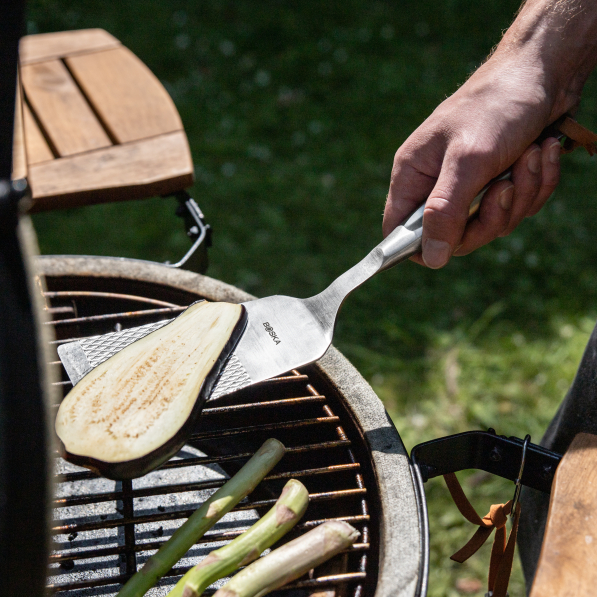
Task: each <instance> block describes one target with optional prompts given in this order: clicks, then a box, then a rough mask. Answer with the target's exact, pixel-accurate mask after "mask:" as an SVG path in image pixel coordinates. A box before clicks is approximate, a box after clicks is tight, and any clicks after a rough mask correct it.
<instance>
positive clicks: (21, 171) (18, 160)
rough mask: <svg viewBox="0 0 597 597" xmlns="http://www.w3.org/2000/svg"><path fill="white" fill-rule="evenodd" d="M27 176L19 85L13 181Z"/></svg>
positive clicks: (14, 138)
mask: <svg viewBox="0 0 597 597" xmlns="http://www.w3.org/2000/svg"><path fill="white" fill-rule="evenodd" d="M26 176H27V154H26V152H25V136H24V132H23V109H22V104H21V94H20V91H19V86H18V85H17V97H16V101H15V122H14V131H13V141H12V174H11V178H12V180H18V179H19V178H25V177H26Z"/></svg>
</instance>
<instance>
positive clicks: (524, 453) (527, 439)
mask: <svg viewBox="0 0 597 597" xmlns="http://www.w3.org/2000/svg"><path fill="white" fill-rule="evenodd" d="M530 442H531V436H530V435H529V434H528V433H527V435H526V436H525V438H524V443H523V444H522V457H521V459H520V470H519V471H518V476H517V477H516V481H515V483H516V488H515V489H514V497H513V498H512V510H511V512H510V518H513V517H514V514H515V512H516V506H517V505H518V499H519V498H520V490H521V489H522V482H521V479H522V474H523V473H524V465H525V464H526V459H527V449H528V447H529V443H530ZM544 467H545V465H542V466H541V472H543V470H544Z"/></svg>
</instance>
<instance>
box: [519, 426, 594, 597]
mask: <svg viewBox="0 0 597 597" xmlns="http://www.w3.org/2000/svg"><path fill="white" fill-rule="evenodd" d="M522 507H523V508H524V504H523V505H522ZM595 594H597V436H595V435H589V434H587V433H580V434H579V435H577V436H576V437H575V438H574V441H573V442H572V444H571V445H570V448H569V449H568V451H567V452H566V454H565V455H564V458H562V461H561V462H560V464H559V466H558V469H557V471H556V475H555V478H554V482H553V486H552V490H551V499H550V503H549V514H548V517H547V526H546V528H545V535H544V537H543V546H542V548H541V555H540V556H539V565H538V567H537V572H536V574H535V580H534V582H533V588H532V589H531V597H592V596H593V595H595Z"/></svg>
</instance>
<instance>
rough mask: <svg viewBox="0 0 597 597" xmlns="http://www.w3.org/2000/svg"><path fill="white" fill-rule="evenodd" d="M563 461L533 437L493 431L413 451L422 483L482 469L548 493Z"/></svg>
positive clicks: (471, 433) (455, 437)
mask: <svg viewBox="0 0 597 597" xmlns="http://www.w3.org/2000/svg"><path fill="white" fill-rule="evenodd" d="M527 437H528V436H527ZM561 459H562V455H561V454H557V453H556V452H551V451H550V450H546V449H545V448H542V447H541V446H538V445H536V444H532V443H531V442H530V437H528V440H527V438H525V439H524V440H521V439H519V438H517V437H506V436H504V435H497V434H496V433H495V431H494V430H493V429H489V430H488V431H467V432H465V433H458V434H456V435H449V436H447V437H442V438H439V439H435V440H432V441H429V442H425V443H422V444H419V445H417V446H415V447H414V448H413V449H412V451H411V460H412V462H413V465H415V466H416V467H418V468H419V470H420V471H421V476H422V477H423V481H427V480H428V479H431V478H433V477H438V476H440V475H445V474H446V473H456V472H458V471H462V470H465V469H479V470H483V471H486V472H488V473H491V474H493V475H498V476H499V477H503V478H504V479H509V480H510V481H517V480H518V484H519V485H525V486H527V487H532V488H533V489H537V490H539V491H543V492H545V493H550V491H551V484H552V482H553V477H554V474H555V471H556V468H557V466H558V464H559V462H560V460H561ZM521 465H523V466H522V467H521Z"/></svg>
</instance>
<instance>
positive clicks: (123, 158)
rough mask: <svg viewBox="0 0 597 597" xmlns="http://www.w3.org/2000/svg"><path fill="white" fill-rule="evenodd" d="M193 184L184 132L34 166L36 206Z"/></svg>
mask: <svg viewBox="0 0 597 597" xmlns="http://www.w3.org/2000/svg"><path fill="white" fill-rule="evenodd" d="M192 183H193V161H192V159H191V153H190V150H189V146H188V142H187V138H186V135H185V134H184V132H183V131H177V132H174V133H169V134H166V135H162V136H160V137H154V138H152V139H147V140H144V141H138V142H135V143H127V144H126V145H115V146H113V147H110V148H107V149H101V150H98V151H94V152H91V153H87V154H83V155H79V156H74V157H69V158H61V159H57V160H54V161H52V162H47V163H44V164H37V165H33V166H31V167H30V168H29V184H30V185H31V189H32V193H33V198H34V205H33V208H32V210H31V211H43V210H48V209H57V208H65V207H76V206H79V205H85V204H93V203H102V202H108V201H123V200H127V199H139V198H142V197H153V196H156V195H163V194H167V193H173V192H175V191H178V190H180V189H184V188H185V187H188V186H190V185H191V184H192Z"/></svg>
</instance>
